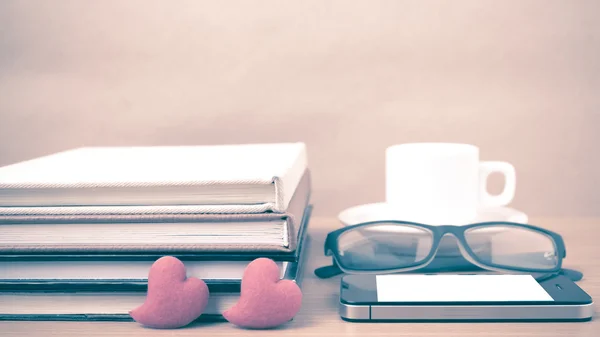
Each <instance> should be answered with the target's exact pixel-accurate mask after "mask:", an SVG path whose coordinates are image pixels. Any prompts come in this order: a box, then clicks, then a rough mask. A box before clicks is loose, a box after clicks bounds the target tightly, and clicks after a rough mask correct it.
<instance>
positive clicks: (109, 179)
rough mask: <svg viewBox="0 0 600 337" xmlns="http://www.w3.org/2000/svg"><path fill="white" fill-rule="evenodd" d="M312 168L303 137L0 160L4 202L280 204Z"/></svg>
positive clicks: (223, 207)
mask: <svg viewBox="0 0 600 337" xmlns="http://www.w3.org/2000/svg"><path fill="white" fill-rule="evenodd" d="M306 168H307V155H306V146H305V144H304V143H271V144H240V145H203V146H154V147H85V148H78V149H73V150H68V151H64V152H59V153H56V154H52V155H48V156H44V157H40V158H36V159H32V160H28V161H24V162H20V163H16V164H12V165H9V166H5V167H2V168H0V206H4V207H16V206H20V207H36V206H115V205H116V206H123V205H127V206H132V205H133V206H135V205H142V206H148V205H161V206H168V205H206V207H207V209H208V210H213V211H215V210H216V211H218V212H224V213H227V212H236V211H240V210H239V209H237V210H236V207H237V208H240V207H241V208H242V210H241V211H244V209H243V208H244V205H247V206H250V207H261V210H262V211H266V210H271V211H275V212H282V211H284V210H285V209H286V208H287V206H288V204H289V202H290V199H291V197H292V195H293V194H294V191H295V189H296V187H297V185H298V183H299V181H300V179H301V178H302V175H303V173H304V171H305V170H306ZM229 205H231V206H229Z"/></svg>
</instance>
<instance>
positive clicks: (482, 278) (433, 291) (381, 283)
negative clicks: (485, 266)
mask: <svg viewBox="0 0 600 337" xmlns="http://www.w3.org/2000/svg"><path fill="white" fill-rule="evenodd" d="M376 283H377V300H378V301H379V302H515V301H516V302H528V301H532V302H539V301H554V299H553V298H552V297H551V296H550V295H549V294H548V292H546V290H545V289H544V288H543V287H542V286H541V285H540V284H539V283H538V282H537V281H536V280H535V278H533V276H531V275H377V276H376Z"/></svg>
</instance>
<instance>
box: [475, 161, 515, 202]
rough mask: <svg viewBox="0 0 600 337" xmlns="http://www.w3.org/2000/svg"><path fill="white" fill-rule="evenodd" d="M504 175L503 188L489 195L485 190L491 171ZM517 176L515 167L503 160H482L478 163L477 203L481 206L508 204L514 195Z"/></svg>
mask: <svg viewBox="0 0 600 337" xmlns="http://www.w3.org/2000/svg"><path fill="white" fill-rule="evenodd" d="M494 172H499V173H502V174H503V175H504V178H505V183H504V190H503V191H502V193H500V194H498V195H491V194H490V193H488V190H487V180H488V177H489V176H490V174H491V173H494ZM516 183H517V177H516V173H515V167H514V166H513V165H512V164H510V163H507V162H503V161H484V162H481V163H479V204H480V206H483V207H501V206H505V205H508V204H509V203H510V202H511V201H512V200H513V198H514V197H515V188H516Z"/></svg>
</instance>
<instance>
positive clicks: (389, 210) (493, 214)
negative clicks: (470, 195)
mask: <svg viewBox="0 0 600 337" xmlns="http://www.w3.org/2000/svg"><path fill="white" fill-rule="evenodd" d="M338 219H339V220H340V221H341V222H342V224H344V225H345V226H351V225H355V224H359V223H363V222H370V221H385V220H406V219H404V218H403V217H402V209H401V208H400V207H398V206H396V205H390V204H387V203H384V202H381V203H374V204H365V205H359V206H354V207H350V208H347V209H345V210H343V211H342V212H340V213H339V214H338ZM486 221H505V222H516V223H527V221H528V217H527V215H526V214H525V213H523V212H521V211H518V210H516V209H513V208H510V207H494V208H486V209H480V210H479V211H478V212H477V215H476V216H475V217H474V218H473V219H470V220H468V221H463V222H461V223H449V224H448V225H457V226H460V225H468V224H472V223H478V222H486ZM429 225H435V224H429Z"/></svg>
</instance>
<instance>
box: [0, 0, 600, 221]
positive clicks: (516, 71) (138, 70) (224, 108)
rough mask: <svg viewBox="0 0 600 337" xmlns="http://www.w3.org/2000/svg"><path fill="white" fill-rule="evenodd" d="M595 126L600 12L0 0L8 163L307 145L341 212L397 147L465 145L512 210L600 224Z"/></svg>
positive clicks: (385, 4) (1, 130) (376, 193)
mask: <svg viewBox="0 0 600 337" xmlns="http://www.w3.org/2000/svg"><path fill="white" fill-rule="evenodd" d="M599 126H600V1H595V0H590V1H573V0H564V1H552V0H540V1H509V0H507V1H497V0H496V1H481V0H477V1H333V2H332V1H323V0H320V1H296V2H292V1H166V0H165V1H146V0H144V1H141V0H140V1H124V0H108V1H107V0H103V1H80V0H71V1H65V0H56V1H46V0H38V1H25V0H23V1H12V0H2V1H0V165H4V164H9V163H12V162H15V161H19V160H23V159H27V158H31V157H34V156H38V155H42V154H47V153H51V152H55V151H59V150H64V149H67V148H71V147H76V146H84V145H152V144H160V145H165V144H166V145H168V144H213V143H238V142H271V141H297V140H301V141H305V142H306V143H307V145H308V149H309V159H310V165H311V168H312V170H313V174H314V188H315V192H314V202H315V205H316V209H315V212H316V213H317V214H320V215H325V214H329V215H333V214H337V213H338V212H339V211H340V210H342V209H343V208H345V207H347V206H352V205H356V204H360V203H365V202H374V201H379V200H382V199H383V197H384V161H383V159H384V157H383V155H384V150H385V147H386V146H388V145H391V144H395V143H403V142H413V141H452V142H468V143H473V144H477V145H479V146H480V147H481V148H482V158H483V159H484V160H507V161H510V162H512V163H513V164H514V165H515V166H516V168H517V174H518V183H517V186H518V187H517V195H516V199H515V203H514V206H515V207H518V208H519V209H521V210H523V211H526V212H527V213H529V214H530V215H600V207H599V205H600V191H599V190H600V158H599V155H598V154H599V151H598V145H600V134H599V133H598V128H599ZM496 183H497V182H496Z"/></svg>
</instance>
